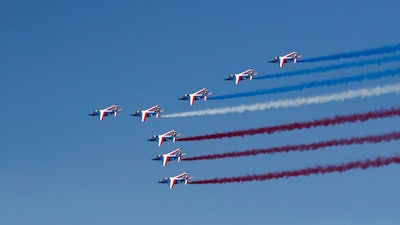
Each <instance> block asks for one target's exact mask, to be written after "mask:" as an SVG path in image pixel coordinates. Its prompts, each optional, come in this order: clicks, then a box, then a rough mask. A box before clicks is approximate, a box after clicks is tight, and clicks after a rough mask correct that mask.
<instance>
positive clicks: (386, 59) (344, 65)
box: [254, 55, 400, 80]
mask: <svg viewBox="0 0 400 225" xmlns="http://www.w3.org/2000/svg"><path fill="white" fill-rule="evenodd" d="M399 60H400V55H395V56H389V57H383V58H378V59H369V60H362V61H357V62H349V63H341V64H336V65H331V66H320V67H315V68H310V69H303V70H297V71H292V72H284V73H276V74H272V75H262V76H256V77H254V79H260V80H261V79H272V78H279V77H292V76H296V75H305V74H311V73H322V72H328V71H332V70H340V69H348V68H353V67H363V66H368V65H374V64H377V65H379V64H381V63H390V62H394V61H399Z"/></svg>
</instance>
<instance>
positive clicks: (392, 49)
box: [299, 44, 400, 62]
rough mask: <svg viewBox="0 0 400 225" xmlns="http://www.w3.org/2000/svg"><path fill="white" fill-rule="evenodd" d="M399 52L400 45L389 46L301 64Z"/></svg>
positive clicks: (309, 60)
mask: <svg viewBox="0 0 400 225" xmlns="http://www.w3.org/2000/svg"><path fill="white" fill-rule="evenodd" d="M397 51H400V44H397V45H389V46H384V47H380V48H373V49H366V50H361V51H354V52H346V53H339V54H334V55H327V56H320V57H315V58H309V59H304V60H301V61H300V60H299V62H321V61H328V60H338V59H348V58H355V57H360V56H370V55H379V54H386V53H394V52H397Z"/></svg>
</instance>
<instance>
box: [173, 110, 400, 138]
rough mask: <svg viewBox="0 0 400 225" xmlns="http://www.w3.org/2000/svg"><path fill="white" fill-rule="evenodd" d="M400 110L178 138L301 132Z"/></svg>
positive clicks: (381, 115)
mask: <svg viewBox="0 0 400 225" xmlns="http://www.w3.org/2000/svg"><path fill="white" fill-rule="evenodd" d="M399 115H400V108H391V109H381V110H377V111H370V112H367V113H356V114H350V115H345V116H335V117H333V118H324V119H319V120H314V121H309V122H296V123H290V124H283V125H277V126H271V127H261V128H256V129H249V130H239V131H231V132H225V133H215V134H207V135H200V136H193V137H186V138H177V139H176V140H177V141H201V140H208V139H220V138H232V137H244V136H248V135H255V134H265V133H267V134H272V133H275V132H281V131H291V130H300V129H309V128H312V127H320V126H324V127H327V126H332V125H338V124H343V123H355V122H364V121H367V120H371V119H379V118H387V117H392V116H399Z"/></svg>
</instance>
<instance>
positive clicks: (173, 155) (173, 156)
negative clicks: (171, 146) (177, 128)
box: [153, 148, 185, 166]
mask: <svg viewBox="0 0 400 225" xmlns="http://www.w3.org/2000/svg"><path fill="white" fill-rule="evenodd" d="M184 155H185V153H182V149H181V148H178V149H175V150H174V151H172V152H170V153H167V154H160V155H157V156H156V157H155V158H153V160H161V161H162V165H163V166H166V165H167V164H168V161H172V160H178V162H180V161H181V159H182V156H184Z"/></svg>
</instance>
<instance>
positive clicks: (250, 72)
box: [89, 48, 400, 189]
mask: <svg viewBox="0 0 400 225" xmlns="http://www.w3.org/2000/svg"><path fill="white" fill-rule="evenodd" d="M399 50H400V48H399ZM333 56H335V55H333ZM301 57H302V55H300V54H299V53H298V52H297V51H293V52H290V53H288V54H286V55H283V56H277V57H274V58H272V59H271V60H270V61H269V63H279V67H280V68H283V67H284V65H285V64H286V63H288V62H293V63H298V62H299V61H300V58H301ZM311 59H312V60H311V62H312V61H313V60H314V61H318V60H317V59H316V58H311ZM305 61H307V59H306V60H305ZM309 61H310V59H309ZM396 73H397V71H396ZM256 75H257V73H256V72H255V71H254V69H253V68H249V69H247V70H245V71H243V72H240V73H236V74H231V75H229V76H227V77H226V78H225V79H224V80H226V81H235V85H239V84H240V82H241V81H243V80H250V81H251V80H253V79H254V78H255V76H256ZM396 90H397V89H396ZM211 94H212V92H210V91H209V90H208V89H207V88H202V89H200V90H198V91H195V92H193V93H187V94H184V95H183V96H182V97H180V98H178V99H179V100H185V101H189V105H191V106H192V105H194V103H195V101H196V100H204V101H207V100H208V99H209V97H210V95H211ZM121 111H122V109H121V108H119V106H118V105H111V106H109V107H107V108H104V109H97V110H94V111H93V112H92V113H90V114H89V116H98V117H99V119H100V120H104V119H105V118H106V117H107V116H114V117H117V116H118V114H119V112H121ZM164 111H165V110H163V109H161V107H160V105H155V106H153V107H150V108H148V109H143V110H137V111H134V112H133V113H131V114H130V116H133V117H140V118H141V121H142V122H143V123H144V122H145V121H146V119H147V118H149V117H155V118H160V117H161V113H163V112H164ZM167 116H168V115H167ZM170 116H171V115H170ZM392 116H393V115H392ZM171 117H173V116H171ZM177 117H178V116H177ZM282 126H285V125H282ZM286 127H287V126H286ZM230 133H233V132H230ZM251 135H252V134H251ZM179 136H180V134H178V133H177V131H176V130H174V129H173V130H170V131H168V132H165V133H162V134H156V135H153V136H152V137H150V138H149V139H147V141H151V142H156V143H157V145H158V146H159V147H161V146H162V145H163V143H164V142H167V141H172V142H175V141H176V140H177V138H178V137H179ZM208 136H211V135H208ZM196 138H197V139H198V140H201V139H199V138H201V137H189V138H182V141H189V140H196ZM239 154H242V153H239ZM246 154H247V153H246ZM184 155H186V154H185V153H183V152H182V148H177V149H175V150H173V151H171V152H169V153H164V154H159V155H157V156H155V157H154V158H153V159H152V160H154V161H161V164H162V166H164V167H165V166H167V164H168V162H170V161H178V162H180V161H182V160H184V159H183V156H184ZM244 155H245V154H244ZM207 157H208V158H212V157H214V156H212V155H211V156H207ZM198 158H199V159H200V160H202V159H205V158H206V157H204V158H201V157H198ZM188 160H198V159H196V157H192V158H188ZM192 179H193V177H192V176H190V174H189V172H183V173H181V174H179V175H176V176H171V177H165V178H163V179H162V180H161V181H158V183H163V184H168V185H169V188H170V189H173V188H174V186H175V184H181V183H184V184H185V185H187V184H188V183H197V184H202V183H207V182H208V181H207V180H202V181H194V182H192V181H191V180H192ZM212 182H215V181H209V183H212Z"/></svg>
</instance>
